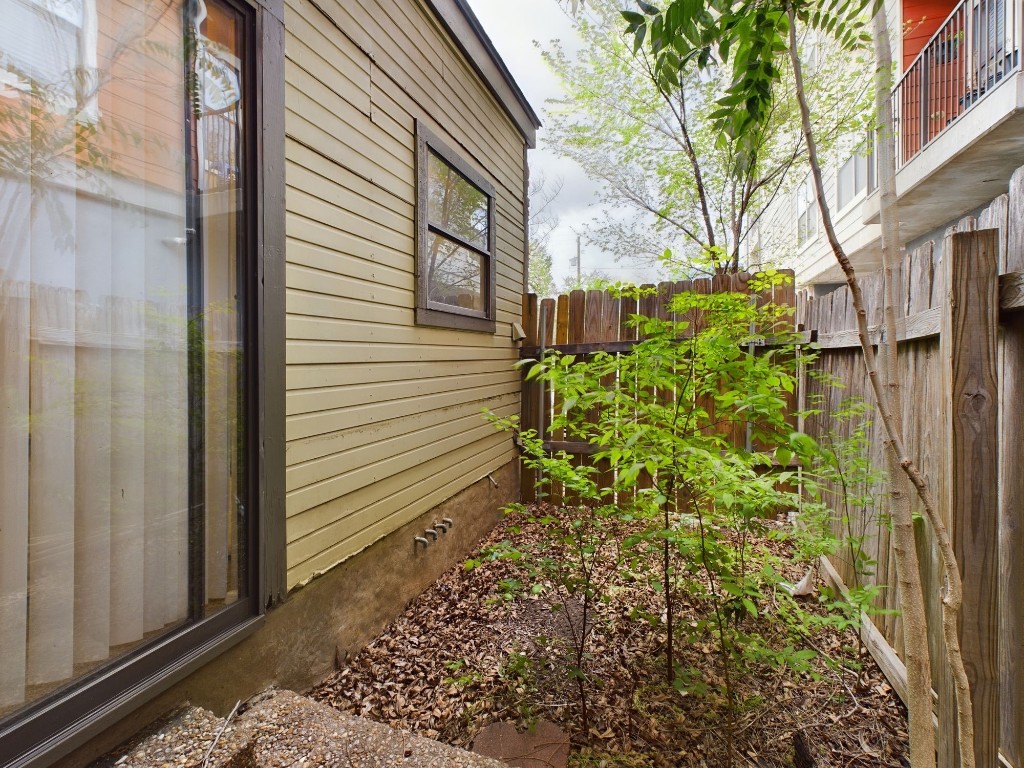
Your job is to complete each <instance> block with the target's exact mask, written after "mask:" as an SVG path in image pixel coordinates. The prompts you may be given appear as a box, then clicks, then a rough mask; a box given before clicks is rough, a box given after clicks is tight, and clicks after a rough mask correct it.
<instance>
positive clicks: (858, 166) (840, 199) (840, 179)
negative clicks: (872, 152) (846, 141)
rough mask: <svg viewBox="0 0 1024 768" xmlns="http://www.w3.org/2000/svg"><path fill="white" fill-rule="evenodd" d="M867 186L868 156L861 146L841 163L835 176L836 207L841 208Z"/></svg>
mask: <svg viewBox="0 0 1024 768" xmlns="http://www.w3.org/2000/svg"><path fill="white" fill-rule="evenodd" d="M867 187H868V158H867V155H866V154H865V151H864V147H863V146H861V147H860V148H859V149H857V151H855V152H854V153H853V154H852V155H851V156H850V158H849V159H848V160H847V161H846V162H845V163H843V166H842V167H841V168H840V169H839V173H838V174H837V176H836V208H837V210H840V211H841V210H843V209H844V208H846V206H848V205H849V204H850V203H852V202H853V200H854V198H856V197H857V195H859V194H860V193H861V192H863V191H864V190H866V189H867Z"/></svg>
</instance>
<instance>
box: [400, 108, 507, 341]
mask: <svg viewBox="0 0 1024 768" xmlns="http://www.w3.org/2000/svg"><path fill="white" fill-rule="evenodd" d="M416 136H417V157H416V173H417V184H418V200H417V210H416V222H417V243H416V273H417V284H416V322H417V323H419V324H421V325H436V326H442V327H445V328H459V329H462V330H469V331H486V332H492V333H493V332H494V327H495V323H494V317H495V311H494V310H495V307H494V293H495V257H494V239H495V233H494V210H495V199H494V187H493V186H491V184H489V183H488V182H487V180H486V179H484V178H483V176H482V175H481V174H480V173H478V172H477V171H476V170H474V169H473V168H472V167H470V165H469V164H468V163H466V162H465V160H463V159H462V158H461V157H459V156H458V155H457V154H455V153H454V152H453V151H452V150H451V149H450V148H449V147H447V146H446V145H445V144H444V143H443V142H442V141H441V140H440V139H439V138H438V137H437V136H435V135H434V134H433V133H432V132H431V131H430V130H429V129H428V128H427V127H426V126H425V125H423V124H422V123H420V122H417V125H416Z"/></svg>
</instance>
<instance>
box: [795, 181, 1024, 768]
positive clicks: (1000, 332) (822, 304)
mask: <svg viewBox="0 0 1024 768" xmlns="http://www.w3.org/2000/svg"><path fill="white" fill-rule="evenodd" d="M893 283H894V285H895V286H896V287H897V296H898V298H897V315H898V317H899V322H898V326H899V328H898V335H899V340H900V342H901V344H900V357H899V374H900V376H901V378H902V384H903V389H902V402H901V404H900V407H901V412H902V417H903V427H904V431H905V435H906V441H907V446H908V449H909V451H910V454H911V457H912V458H913V459H914V461H915V462H916V463H917V465H918V466H919V467H920V468H921V470H922V472H923V473H924V475H925V477H926V478H927V479H928V481H929V483H930V485H931V487H932V490H933V493H934V495H935V497H936V498H937V499H938V503H939V507H940V510H941V514H942V515H943V517H944V519H945V523H946V525H947V526H948V528H949V530H950V533H951V536H952V540H953V545H954V548H955V551H956V555H957V558H958V561H959V565H960V571H961V574H962V576H963V584H964V601H963V612H962V616H961V622H960V644H961V648H962V650H963V654H964V657H965V662H966V667H967V672H968V677H969V678H970V683H971V692H972V696H973V699H974V714H975V729H976V731H975V732H976V740H977V743H976V757H977V765H978V766H986V767H990V766H997V765H1004V766H1005V765H1010V766H1014V767H1015V768H1022V766H1024V602H1022V596H1024V519H1022V515H1024V434H1022V427H1024V422H1022V416H1021V412H1022V408H1024V312H1022V311H1021V310H1022V308H1024V169H1022V170H1021V171H1018V172H1017V174H1016V175H1015V176H1014V179H1013V182H1012V184H1011V188H1010V195H1009V196H1006V195H1004V196H1002V197H1001V198H999V199H997V200H996V201H995V202H994V203H993V204H992V205H991V206H990V207H989V208H988V209H987V210H986V211H984V213H983V214H982V215H981V216H980V217H979V218H978V219H977V220H975V219H973V218H967V219H964V220H963V221H961V222H960V223H959V224H958V226H956V227H954V228H951V229H950V230H949V231H947V232H946V234H945V237H944V238H943V239H942V240H941V241H940V242H936V243H931V242H929V243H927V244H925V245H923V246H921V247H919V248H918V249H917V250H915V251H914V252H912V253H910V254H909V255H908V256H907V258H906V260H905V261H904V262H903V264H902V265H901V268H900V270H899V271H898V274H897V275H896V276H895V277H894V281H893ZM862 287H863V289H864V293H865V296H866V299H867V305H868V307H869V308H870V310H869V317H868V322H869V324H870V326H871V335H872V338H873V340H874V341H876V342H878V341H879V340H880V338H881V322H882V315H881V307H882V300H881V299H882V292H883V284H882V276H881V274H876V275H869V276H867V277H865V278H863V281H862ZM797 304H798V312H797V322H799V323H802V324H804V326H805V327H806V328H807V329H808V330H810V331H811V332H812V333H813V332H814V331H817V341H818V344H819V345H820V347H821V351H820V356H819V357H818V359H817V362H816V363H815V364H814V365H815V368H816V369H817V370H818V371H822V372H825V373H828V374H831V375H832V376H834V377H836V378H838V379H839V380H840V381H842V382H843V383H844V384H845V388H844V389H837V388H833V387H829V386H827V385H824V384H822V383H821V381H820V380H816V379H814V378H808V379H807V380H806V382H805V385H804V393H803V394H804V396H805V397H806V398H807V399H808V405H810V406H814V405H815V404H816V403H818V404H820V408H821V413H820V414H819V415H816V416H813V417H809V418H808V419H807V421H806V423H805V424H804V425H803V426H804V429H805V430H806V431H807V432H808V433H810V434H811V435H813V436H815V437H817V438H818V439H819V440H826V439H828V437H829V435H830V433H831V434H832V435H833V436H834V437H838V438H843V437H848V436H849V435H850V433H851V431H852V430H853V429H854V428H855V427H856V423H855V422H852V421H849V420H847V421H842V420H839V421H837V420H835V419H834V418H833V414H836V413H837V411H839V409H840V408H841V407H842V405H841V404H842V401H843V400H844V399H845V398H849V397H859V398H863V399H864V400H867V401H868V402H871V403H873V402H874V398H873V396H872V394H871V389H870V383H869V381H868V379H867V376H866V374H865V371H864V366H863V363H862V359H861V353H860V349H859V347H858V346H857V343H858V342H857V335H856V331H855V327H856V326H855V315H854V312H853V307H852V304H851V301H850V295H849V291H848V290H847V289H846V288H845V287H843V288H842V289H840V290H837V291H835V292H833V293H830V294H828V295H825V296H822V297H819V298H814V297H812V296H811V295H809V294H808V293H806V292H801V293H800V295H799V297H798V302H797ZM870 436H871V440H870V442H869V445H870V448H869V451H870V456H869V458H870V460H871V462H872V464H873V465H874V466H875V467H876V468H878V469H883V468H884V467H885V460H884V455H883V441H884V437H883V432H882V427H881V423H880V420H879V419H877V418H876V419H874V422H873V423H872V424H871V425H870ZM870 497H871V498H873V499H874V500H875V501H874V505H873V506H872V505H868V506H867V507H865V508H864V509H859V510H858V509H855V510H853V517H852V519H851V525H852V528H853V532H854V533H855V534H863V535H864V536H865V537H866V538H865V544H864V546H865V548H866V550H867V551H866V554H867V555H868V556H870V557H871V558H872V559H874V560H875V561H876V565H875V566H874V569H873V573H871V574H870V575H867V576H866V577H864V575H861V577H860V578H861V583H865V582H867V583H873V584H876V585H880V586H883V587H884V590H883V591H882V593H881V598H880V606H879V607H881V608H885V609H896V608H897V607H898V605H899V595H898V592H897V579H896V572H895V565H894V562H893V559H892V555H891V547H890V541H889V531H888V529H887V527H886V526H885V525H884V524H882V523H881V520H882V519H884V516H885V515H886V514H887V511H888V509H887V497H886V495H885V491H884V488H883V487H882V485H881V483H879V484H878V485H877V486H876V487H874V488H871V489H870ZM914 505H915V507H914V511H915V513H921V512H922V510H921V509H920V504H919V503H918V501H917V499H916V497H915V498H914ZM918 525H919V526H920V527H919V530H918V533H919V534H920V535H919V537H918V550H919V551H918V554H919V557H920V560H921V575H922V578H923V584H924V591H925V600H926V603H927V616H928V622H929V627H930V632H929V642H930V646H931V654H932V684H933V687H934V689H935V694H936V696H937V699H936V700H937V707H938V709H937V717H938V722H939V729H938V743H937V748H938V756H939V765H940V766H941V767H942V768H945V767H946V766H954V765H957V764H958V755H957V746H956V723H955V710H954V699H953V687H952V680H951V677H950V675H949V671H948V667H947V665H946V663H945V661H944V659H945V657H944V649H943V642H942V635H941V624H940V620H941V602H940V601H941V595H940V588H941V583H942V579H941V571H940V566H939V560H938V554H937V550H936V547H935V543H934V537H933V534H932V531H931V529H930V526H929V525H928V524H927V523H926V522H925V521H923V520H920V521H919V522H918ZM824 566H825V568H826V571H830V572H831V576H832V578H833V579H835V580H842V581H843V582H845V584H847V585H852V584H853V583H854V579H855V578H857V575H856V574H855V573H854V569H853V567H852V564H851V563H850V562H849V561H848V559H846V558H842V557H836V558H833V559H832V561H831V562H826V563H824ZM865 639H866V640H867V641H868V645H869V647H871V648H872V651H873V654H874V655H875V657H876V659H878V661H879V662H880V664H881V666H882V667H883V669H884V671H885V672H886V673H887V675H888V676H889V677H890V679H891V680H892V681H893V682H894V685H895V687H896V689H897V690H898V691H900V692H901V693H903V692H904V691H905V687H906V670H905V668H904V667H903V665H902V662H901V661H900V658H899V657H900V656H901V655H902V652H903V638H902V625H901V622H900V618H899V616H898V614H896V613H883V614H879V615H875V616H874V617H872V619H871V622H870V623H869V624H868V625H867V626H866V631H865Z"/></svg>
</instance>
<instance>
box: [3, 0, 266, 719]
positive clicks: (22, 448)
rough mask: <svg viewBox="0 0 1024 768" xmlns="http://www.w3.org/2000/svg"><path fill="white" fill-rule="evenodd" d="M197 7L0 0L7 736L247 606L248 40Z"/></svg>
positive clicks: (124, 0)
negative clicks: (189, 629) (72, 685)
mask: <svg viewBox="0 0 1024 768" xmlns="http://www.w3.org/2000/svg"><path fill="white" fill-rule="evenodd" d="M189 7H190V8H194V10H195V15H194V16H191V17H190V18H186V17H185V16H186V14H185V12H184V9H183V6H182V3H181V2H178V1H177V0H166V2H160V3H150V2H143V0H50V1H49V2H43V1H42V0H38V1H37V0H0V19H4V23H3V24H0V489H3V492H2V493H0V531H2V534H0V648H2V649H3V652H2V653H0V719H3V718H4V717H5V716H8V715H11V714H12V713H16V712H17V711H18V710H19V709H20V708H21V707H22V706H24V705H25V704H27V703H30V702H32V701H34V700H36V699H39V698H40V697H42V696H44V695H46V694H47V693H49V692H51V691H53V690H54V689H56V688H57V687H60V686H62V685H64V684H66V683H68V682H71V681H74V680H75V679H77V678H79V677H80V676H82V675H83V674H85V673H87V672H89V671H90V670H92V669H94V668H96V667H97V666H99V665H102V664H105V663H108V662H110V661H111V660H114V659H118V658H119V657H121V656H123V655H124V654H125V653H127V652H130V651H132V650H133V649H135V648H138V647H139V646H140V645H141V644H143V643H145V642H146V641H148V640H150V639H153V638H156V637H159V636H161V635H163V634H165V633H167V632H170V631H173V630H174V629H176V628H178V627H181V626H182V625H184V624H186V623H188V622H191V621H195V620H198V619H201V618H202V617H203V616H204V615H207V614H209V613H211V612H213V611H216V610H218V609H219V608H221V607H223V606H226V605H228V604H230V603H232V602H234V601H237V600H238V599H240V598H241V597H244V596H245V592H246V583H247V579H246V578H245V574H244V572H243V571H242V569H243V568H244V567H245V565H244V564H245V563H246V562H247V556H246V555H247V553H246V550H245V546H244V542H245V541H246V540H247V531H246V519H247V518H246V514H245V499H246V494H245V492H244V489H245V487H246V484H245V472H246V470H247V467H246V463H245V460H244V455H245V454H244V452H243V450H242V446H243V437H244V435H243V433H242V427H241V424H242V420H241V419H240V418H239V413H240V411H241V409H242V408H243V405H244V398H243V396H242V393H243V392H244V391H245V382H244V376H243V346H244V339H245V328H244V326H243V324H242V322H241V318H242V317H243V310H244V306H243V304H242V300H243V297H244V294H245V291H244V290H243V286H244V281H243V279H242V278H243V274H244V273H243V263H242V258H241V257H242V254H244V253H245V252H246V243H245V232H246V223H245V222H246V219H245V216H246V210H245V196H244V195H243V194H242V190H241V182H242V179H243V176H244V174H243V173H242V171H241V169H242V168H243V167H244V165H245V157H244V151H243V148H244V146H245V141H244V138H245V137H244V121H243V120H242V115H243V106H244V105H243V97H242V94H243V92H244V89H243V85H244V80H245V77H246V72H245V71H244V68H243V66H242V62H243V61H244V60H245V50H244V34H243V31H244V25H243V19H242V17H241V16H240V15H239V14H238V13H237V12H235V11H234V10H231V9H230V8H228V7H227V6H223V5H221V4H219V3H217V2H215V0H206V2H205V3H204V2H199V3H189ZM12 19H13V20H15V21H14V23H11V20H12ZM186 72H188V73H189V74H186ZM183 118H184V119H183ZM30 445H31V453H30V452H29V446H30Z"/></svg>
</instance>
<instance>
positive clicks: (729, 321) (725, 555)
mask: <svg viewBox="0 0 1024 768" xmlns="http://www.w3.org/2000/svg"><path fill="white" fill-rule="evenodd" d="M784 279H785V278H784V277H783V276H782V275H780V274H778V273H775V272H771V271H769V272H766V273H764V274H762V275H759V276H757V277H755V278H753V279H752V280H751V282H750V288H751V291H752V292H759V291H763V292H768V291H770V289H772V288H773V287H774V286H776V285H778V284H779V283H781V282H782V281H783V280H784ZM667 309H668V314H669V318H670V319H661V318H648V317H641V316H636V317H634V318H632V320H631V322H632V323H633V324H634V325H635V326H636V328H637V331H638V335H639V337H640V339H641V341H639V342H638V343H637V344H636V345H635V347H634V348H633V350H632V352H630V353H628V354H615V355H613V354H608V353H605V352H597V353H595V354H593V355H591V356H588V357H586V358H577V357H574V356H571V355H559V354H557V353H555V354H552V355H551V356H549V357H546V358H545V359H543V360H537V361H527V362H526V364H527V365H528V366H529V370H528V374H527V376H528V378H530V379H540V380H543V381H544V382H545V384H546V386H547V388H548V390H549V391H551V392H553V393H554V394H555V396H556V401H557V402H560V403H562V406H561V410H560V411H559V412H557V413H555V414H554V416H553V418H552V423H551V424H550V429H551V430H552V431H556V430H557V431H558V432H560V433H564V434H565V439H566V440H569V441H580V442H586V443H589V444H590V445H591V446H592V449H591V452H592V457H591V458H592V462H590V463H586V464H583V465H581V463H580V462H578V461H573V457H571V456H568V455H566V454H565V453H561V452H556V453H551V452H548V451H545V449H544V444H543V440H542V438H541V436H538V435H536V434H535V433H533V432H532V431H529V430H525V431H521V430H519V429H518V424H517V423H516V421H515V419H500V418H495V417H493V416H492V417H491V418H492V420H493V421H494V423H495V424H496V426H498V428H500V429H505V430H515V431H517V432H518V433H519V439H520V444H521V445H522V447H523V454H524V455H523V461H524V463H525V465H526V466H527V467H529V468H531V469H537V470H540V476H541V480H540V490H541V491H543V490H544V489H545V488H546V487H548V486H550V485H551V484H555V485H556V486H558V487H560V488H561V489H562V490H563V494H564V498H566V499H571V502H570V503H566V504H564V505H563V506H561V507H559V508H555V507H552V506H550V505H538V506H536V507H531V508H529V509H524V508H522V507H518V508H515V510H514V513H516V514H523V515H527V516H528V517H530V519H531V522H533V523H537V524H540V525H541V526H542V527H543V530H544V531H545V543H543V544H542V545H541V546H540V547H539V548H538V549H537V550H536V551H533V552H527V551H524V550H523V549H522V548H516V547H512V546H511V545H509V546H508V548H507V549H505V550H504V552H503V554H502V556H505V557H511V558H515V559H518V560H519V561H520V562H521V564H523V565H524V566H525V567H526V568H527V570H528V572H529V573H530V578H531V579H532V580H533V582H534V583H535V584H536V583H543V584H550V585H552V586H553V588H555V589H557V590H559V591H560V592H562V593H564V594H565V595H566V596H572V597H575V598H576V599H578V600H579V601H580V602H581V603H582V605H583V613H582V621H580V622H578V624H579V626H578V629H574V631H573V642H574V645H575V649H576V652H577V653H576V658H577V664H576V665H575V666H574V667H573V666H571V667H570V670H569V671H570V674H572V675H574V676H576V678H577V680H578V681H579V686H580V687H579V693H580V699H581V706H582V708H583V713H584V720H586V697H585V687H584V680H585V677H586V676H585V674H584V662H585V643H586V637H587V633H588V631H589V628H590V627H591V626H592V625H591V624H590V617H589V606H591V605H593V604H594V603H595V602H596V601H599V600H600V599H601V595H602V594H603V593H604V590H606V589H607V588H608V586H609V580H614V579H619V580H622V579H626V578H641V579H646V580H647V581H648V583H649V584H650V586H651V587H652V589H653V590H654V591H655V593H656V594H658V595H659V596H660V599H661V601H662V610H649V609H642V608H638V610H637V612H636V615H637V617H638V618H642V619H647V621H648V622H649V626H650V627H651V631H654V632H658V633H664V649H665V680H666V682H667V683H668V684H671V685H675V686H677V687H679V688H681V689H688V690H689V691H692V692H695V693H700V692H704V691H705V690H707V684H706V683H705V682H704V681H698V680H696V679H695V677H694V675H693V674H692V673H691V672H689V671H687V670H686V669H685V668H681V667H680V665H679V664H678V663H677V662H678V660H677V658H676V656H677V654H676V636H677V634H679V633H681V632H684V631H685V633H686V635H687V636H688V637H689V638H691V639H693V638H702V639H703V640H704V641H705V642H706V641H707V639H710V640H711V641H712V642H713V644H714V646H715V647H716V648H717V654H718V657H719V660H720V663H721V679H722V681H723V683H722V690H721V691H720V692H719V693H720V694H721V696H722V698H723V700H724V701H725V702H726V709H727V712H726V714H727V719H728V731H727V741H728V742H729V743H728V745H727V753H728V755H729V758H728V760H727V763H731V759H732V744H731V740H732V729H733V725H734V722H735V715H736V708H737V706H738V705H739V702H738V701H737V698H736V692H735V685H734V680H735V675H736V670H737V669H743V668H745V667H747V666H749V665H752V664H756V665H770V666H774V667H778V666H787V667H790V668H792V669H795V670H797V671H806V670H807V669H808V668H809V663H810V660H811V659H812V658H813V656H814V653H813V651H811V650H809V649H807V648H800V647H798V640H799V638H800V637H801V633H802V631H803V630H804V628H805V627H806V625H807V623H808V622H807V620H806V619H805V618H804V617H803V613H802V608H801V607H800V606H799V604H798V603H796V602H795V601H792V600H789V601H788V602H787V603H786V605H787V609H786V610H785V611H780V612H779V613H778V615H779V616H780V618H781V619H782V620H784V621H788V622H791V623H792V624H793V628H792V631H789V632H787V633H786V635H787V636H792V637H793V638H795V639H794V640H793V642H787V643H784V644H783V645H782V647H776V646H773V645H772V643H771V642H769V641H768V640H766V639H765V638H763V637H762V636H761V635H760V634H759V633H758V629H757V626H758V624H757V622H758V619H759V617H760V615H761V614H762V612H764V611H765V610H768V609H769V606H772V605H775V604H779V603H780V602H785V596H784V595H783V591H782V590H781V588H780V584H781V582H782V579H781V576H780V573H781V572H782V569H781V567H779V566H777V565H774V564H773V562H774V561H773V560H772V556H770V553H767V552H762V551H756V550H755V545H754V544H752V542H753V541H760V540H762V538H763V536H764V535H765V534H767V533H768V530H767V527H766V525H765V521H766V520H767V519H770V518H772V517H774V516H777V515H778V514H780V513H782V512H785V511H788V510H793V509H797V508H799V507H800V505H801V498H800V496H799V494H798V493H797V491H796V490H795V486H796V485H797V477H796V475H797V469H798V468H800V467H810V466H812V465H813V464H814V463H815V462H816V461H818V458H817V457H818V455H819V447H818V446H817V444H816V443H815V442H814V441H813V440H812V439H811V438H809V437H808V436H806V435H804V434H801V433H799V432H797V431H796V430H795V428H794V427H793V426H792V425H791V422H790V421H788V420H787V417H788V415H789V413H788V411H790V410H791V406H790V401H791V399H792V398H791V397H790V396H791V395H792V393H793V392H794V390H795V386H796V373H797V370H796V366H797V363H796V360H797V356H796V354H795V346H794V345H795V343H796V338H795V335H794V334H792V333H791V332H790V331H789V330H788V329H789V328H790V327H791V322H790V319H789V314H790V312H791V310H790V309H789V308H787V307H780V306H776V305H774V304H772V303H771V302H767V303H763V304H759V303H758V302H756V301H753V300H752V299H751V296H750V295H747V294H742V293H712V294H702V293H692V292H691V293H681V294H678V295H676V296H675V297H673V299H672V302H671V303H670V305H669V306H668V308H667ZM767 338H770V339H771V341H772V343H771V345H766V344H763V342H764V341H765V340H766V339H767ZM804 359H805V360H806V359H807V356H806V355H805V357H804ZM602 463H603V464H604V465H605V466H606V467H610V469H611V471H610V472H608V471H607V470H606V471H604V472H598V470H597V469H596V468H595V467H596V466H598V465H601V464H602ZM772 535H773V536H774V537H775V538H780V537H784V536H786V535H787V534H786V533H785V532H784V531H782V530H779V529H773V531H772ZM816 536H817V537H818V538H819V539H820V540H818V541H815V537H816ZM801 539H802V542H799V546H800V547H801V548H802V549H804V550H806V549H807V548H809V547H817V548H818V550H819V551H820V552H826V551H831V549H832V547H833V546H834V538H833V537H830V536H827V535H826V532H825V529H824V528H823V527H820V526H819V527H818V528H815V529H814V530H813V531H812V530H810V529H806V528H805V529H803V531H802V533H801ZM652 562H654V563H656V564H657V565H656V566H654V567H652V565H651V563H652ZM602 563H603V564H604V565H605V566H607V567H605V568H604V569H602V567H601V566H602ZM599 574H607V576H599ZM683 593H685V594H686V595H687V598H688V600H689V601H690V602H691V603H696V604H697V605H699V606H702V607H703V609H704V614H703V616H702V618H701V619H700V620H699V621H697V622H696V623H695V624H694V625H692V626H688V627H685V628H681V627H679V626H678V619H677V614H678V610H677V606H678V600H679V599H680V596H681V595H682V594H683ZM569 613H570V612H567V616H568V615H569Z"/></svg>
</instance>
